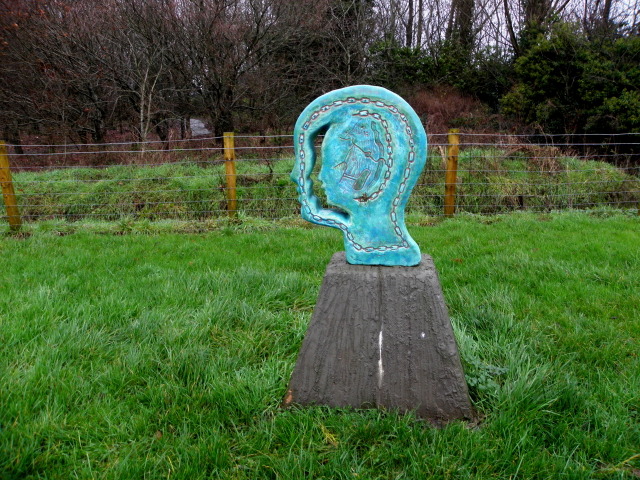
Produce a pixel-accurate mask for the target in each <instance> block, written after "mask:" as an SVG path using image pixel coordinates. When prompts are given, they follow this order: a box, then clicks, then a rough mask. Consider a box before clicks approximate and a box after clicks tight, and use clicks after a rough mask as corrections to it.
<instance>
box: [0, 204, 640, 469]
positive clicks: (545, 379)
mask: <svg viewBox="0 0 640 480" xmlns="http://www.w3.org/2000/svg"><path fill="white" fill-rule="evenodd" d="M423 223H425V225H423V226H413V227H410V231H411V232H412V234H413V235H414V237H415V239H416V240H417V241H418V243H419V244H420V246H421V247H422V250H423V251H424V252H426V253H429V254H430V255H432V256H433V258H434V260H435V263H436V266H437V267H438V270H439V274H440V279H441V282H442V285H443V289H444V293H445V297H446V299H447V303H448V305H449V309H450V314H451V317H452V321H453V324H454V329H455V333H456V337H457V339H458V343H459V345H460V350H461V355H462V357H463V363H464V366H465V372H466V375H467V380H468V383H469V385H470V391H471V396H472V400H473V402H474V406H475V408H476V409H477V411H478V412H479V417H480V419H479V421H478V422H476V423H474V424H471V425H470V424H464V423H453V424H450V425H449V426H447V427H446V428H444V429H442V430H436V429H434V428H431V427H430V426H429V425H428V424H426V423H425V422H423V421H420V420H418V419H416V418H415V417H414V416H412V415H399V414H397V413H394V412H384V411H377V410H364V411H354V410H332V409H328V408H324V407H317V408H308V409H299V408H292V409H290V410H282V409H280V408H279V404H280V401H281V400H282V397H283V395H284V393H285V390H286V385H287V381H288V378H289V375H290V374H291V371H292V369H293V365H294V363H295V359H296V355H297V352H298V349H299V347H300V344H301V341H302V338H303V335H304V332H305V329H306V326H307V323H308V321H309V318H310V315H311V312H312V310H313V305H314V302H315V299H316V295H317V293H318V289H319V286H320V282H321V280H322V276H323V273H324V269H325V266H326V264H327V263H328V261H329V259H330V257H331V255H332V254H333V253H334V252H335V251H337V250H340V249H342V240H341V236H340V233H339V232H337V231H335V230H329V229H324V228H299V227H296V228H294V227H291V226H287V225H283V224H280V225H277V224H268V225H267V224H258V226H256V227H255V228H252V227H246V225H244V226H243V225H240V226H236V227H234V226H227V227H224V228H221V229H217V230H215V231H211V232H204V233H172V232H171V231H170V230H171V229H170V228H167V229H166V231H162V230H161V229H159V230H153V228H150V226H149V224H144V226H143V227H140V228H139V226H137V225H130V226H129V227H130V228H128V230H126V231H127V232H130V233H129V234H126V235H114V234H113V233H122V229H118V228H115V229H114V228H112V229H110V228H106V227H95V226H94V227H91V228H90V227H86V228H84V227H82V226H76V227H74V228H72V229H71V228H67V229H66V230H65V229H61V228H58V227H59V226H56V225H53V226H52V225H51V224H49V226H48V227H47V224H42V225H41V226H37V225H36V226H33V225H32V226H31V227H30V228H31V231H32V232H33V234H32V235H31V236H30V237H28V238H16V237H10V236H5V237H2V238H0V253H1V254H2V264H3V268H2V275H0V479H3V480H5V479H36V478H38V479H44V478H46V479H65V480H66V479H73V478H82V479H85V478H86V479H89V478H106V479H137V478H140V479H141V478H146V479H156V478H157V479H160V478H180V479H204V478H223V479H247V480H249V479H303V478H314V479H320V478H324V479H355V478H361V479H412V480H413V479H427V478H429V479H441V478H442V479H444V478H451V479H453V478H476V479H484V478H497V479H507V478H522V479H556V478H567V479H592V478H596V479H600V478H602V479H623V478H628V479H633V478H638V477H640V217H637V216H632V215H629V214H615V213H612V214H607V215H595V214H588V213H564V214H550V215H546V214H545V215H535V214H514V215H506V216H501V217H470V216H466V217H465V216H462V217H459V218H456V219H453V220H446V221H436V222H434V224H432V225H428V224H426V223H427V222H423ZM136 232H143V233H144V232H146V233H147V234H141V235H136V234H135V233H136ZM149 232H151V233H149ZM63 234H64V235H63Z"/></svg>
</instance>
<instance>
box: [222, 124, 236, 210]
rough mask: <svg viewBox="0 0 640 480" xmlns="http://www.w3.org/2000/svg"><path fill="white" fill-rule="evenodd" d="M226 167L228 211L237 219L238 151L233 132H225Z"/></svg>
mask: <svg viewBox="0 0 640 480" xmlns="http://www.w3.org/2000/svg"><path fill="white" fill-rule="evenodd" d="M223 138H224V167H225V170H226V174H227V175H226V177H227V211H228V212H229V217H230V218H235V216H236V213H237V208H238V203H237V201H236V150H235V141H234V138H233V132H224V136H223Z"/></svg>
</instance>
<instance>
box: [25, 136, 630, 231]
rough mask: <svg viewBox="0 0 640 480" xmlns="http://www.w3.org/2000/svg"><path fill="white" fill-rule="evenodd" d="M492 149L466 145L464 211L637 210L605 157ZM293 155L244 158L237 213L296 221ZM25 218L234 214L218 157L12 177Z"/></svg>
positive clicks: (419, 192)
mask: <svg viewBox="0 0 640 480" xmlns="http://www.w3.org/2000/svg"><path fill="white" fill-rule="evenodd" d="M527 155H529V156H527ZM527 155H525V154H524V153H514V154H511V155H506V154H505V152H504V151H500V150H492V149H486V148H485V149H467V150H465V151H463V153H462V154H461V157H460V162H459V169H460V171H459V175H458V205H459V207H458V211H464V212H470V213H483V214H492V213H500V212H509V211H513V210H518V209H533V210H537V211H550V210H558V209H566V208H582V209H584V208H592V207H594V206H599V205H609V204H615V205H618V206H621V207H629V208H637V203H638V201H640V186H639V185H640V182H639V180H638V177H637V176H633V175H630V173H631V172H633V171H637V170H627V171H624V170H620V169H618V168H616V167H614V166H612V165H610V164H607V163H605V162H599V161H583V160H578V159H576V158H572V157H562V156H558V157H542V158H540V157H532V156H530V154H527ZM292 165H293V159H291V158H282V159H280V160H273V161H269V162H266V161H259V160H241V161H238V162H237V169H238V189H237V195H238V208H239V210H240V212H241V214H242V215H246V216H251V217H259V218H283V217H289V216H292V215H297V213H298V211H299V205H298V203H297V201H296V196H297V194H296V191H295V187H294V184H293V183H292V182H291V181H290V180H289V172H290V171H291V167H292ZM14 177H15V183H16V189H17V194H18V203H19V204H20V205H21V207H20V210H21V213H22V215H23V217H24V218H25V219H26V220H35V219H42V218H45V219H47V218H66V219H68V220H78V219H82V218H93V219H100V220H118V219H122V218H125V217H131V218H146V219H150V220H155V219H162V218H174V219H183V220H189V219H192V220H205V219H210V218H219V217H222V216H225V215H226V210H225V209H226V192H225V185H226V183H225V170H224V165H222V164H221V163H220V162H219V161H217V162H212V163H207V162H205V161H201V162H195V163H189V162H186V163H170V164H163V165H157V166H140V165H120V166H112V167H107V168H61V169H58V170H48V171H39V172H19V173H16V174H15V175H14ZM443 193H444V166H443V162H442V160H441V158H440V157H439V156H438V154H437V153H436V152H434V153H433V154H432V156H431V160H430V166H429V167H428V168H427V169H426V170H425V172H424V173H423V175H422V176H421V178H420V180H419V184H418V186H417V187H416V188H415V190H414V193H413V195H412V197H411V200H410V202H409V207H408V210H409V212H414V213H419V214H425V215H438V214H441V213H442V206H443Z"/></svg>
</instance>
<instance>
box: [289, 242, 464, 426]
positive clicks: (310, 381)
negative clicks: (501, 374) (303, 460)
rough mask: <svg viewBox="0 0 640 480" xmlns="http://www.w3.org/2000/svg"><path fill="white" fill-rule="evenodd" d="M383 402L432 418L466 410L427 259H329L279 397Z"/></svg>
mask: <svg viewBox="0 0 640 480" xmlns="http://www.w3.org/2000/svg"><path fill="white" fill-rule="evenodd" d="M293 403H295V404H301V405H329V406H335V407H345V406H351V407H383V408H388V409H397V410H400V411H415V412H416V414H417V415H418V416H420V417H423V418H426V419H429V420H431V421H433V422H435V423H442V422H447V421H450V420H454V419H463V418H471V416H472V409H471V404H470V401H469V396H468V391H467V384H466V382H465V379H464V373H463V371H462V365H461V363H460V356H459V354H458V348H457V345H456V341H455V338H454V336H453V329H452V328H451V321H450V320H449V315H448V313H447V308H446V305H445V302H444V298H443V295H442V289H441V287H440V282H439V280H438V274H437V272H436V269H435V266H434V264H433V260H432V259H431V257H430V256H428V255H422V262H421V263H420V265H418V266H416V267H384V266H366V265H350V264H348V263H347V262H346V260H345V254H344V252H339V253H336V254H335V255H334V256H333V258H332V259H331V262H330V263H329V265H328V266H327V271H326V273H325V276H324V280H323V283H322V287H321V289H320V294H319V297H318V301H317V303H316V307H315V310H314V312H313V316H312V318H311V323H310V325H309V328H308V330H307V333H306V335H305V338H304V341H303V344H302V348H301V350H300V354H299V356H298V361H297V363H296V366H295V369H294V371H293V374H292V376H291V381H290V384H289V389H288V391H287V394H286V396H285V399H284V404H285V405H290V404H293Z"/></svg>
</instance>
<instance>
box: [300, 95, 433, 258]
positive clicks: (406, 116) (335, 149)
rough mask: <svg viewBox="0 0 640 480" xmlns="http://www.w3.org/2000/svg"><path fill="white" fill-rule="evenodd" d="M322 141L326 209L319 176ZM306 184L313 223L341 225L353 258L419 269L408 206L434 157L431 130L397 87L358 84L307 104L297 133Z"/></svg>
mask: <svg viewBox="0 0 640 480" xmlns="http://www.w3.org/2000/svg"><path fill="white" fill-rule="evenodd" d="M319 135H324V137H323V138H322V147H321V153H322V167H321V169H320V173H319V175H318V180H319V181H320V183H321V184H322V186H323V187H324V190H325V193H326V198H327V203H328V204H329V205H331V206H333V207H336V208H325V207H324V206H323V205H322V202H321V201H320V199H319V198H318V197H317V195H316V194H314V190H313V180H312V179H311V175H312V172H313V167H314V165H315V163H316V151H315V143H316V140H317V138H318V136H319ZM294 144H295V152H296V162H295V166H294V168H293V171H292V172H291V179H292V180H293V181H294V182H295V183H297V185H298V194H299V196H298V199H299V201H300V204H301V215H302V218H304V219H305V220H307V221H309V222H312V223H316V224H318V225H325V226H328V227H333V228H338V229H340V230H341V231H342V233H343V235H344V246H345V252H346V258H347V262H348V263H351V264H362V265H401V266H414V265H418V264H419V263H420V259H421V255H420V248H419V247H418V245H417V244H416V242H415V241H414V240H413V238H411V236H410V235H409V233H408V232H407V228H406V225H405V221H404V210H405V207H406V205H407V201H408V199H409V194H410V193H411V190H412V189H413V187H414V185H415V184H416V182H417V180H418V177H419V176H420V173H421V172H422V169H423V168H424V165H425V162H426V158H427V135H426V133H425V131H424V128H423V126H422V123H421V122H420V119H419V118H418V116H417V115H416V113H415V112H414V111H413V109H412V108H411V106H410V105H409V104H408V103H407V102H405V101H404V100H403V99H402V98H400V97H399V96H398V95H396V94H395V93H393V92H390V91H389V90H386V89H384V88H381V87H374V86H370V85H356V86H352V87H347V88H342V89H339V90H334V91H332V92H329V93H326V94H324V95H322V96H320V97H318V98H317V99H315V100H314V101H313V102H311V103H310V104H309V105H308V106H307V108H305V109H304V111H303V112H302V114H301V115H300V117H299V118H298V121H297V122H296V126H295V131H294Z"/></svg>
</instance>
